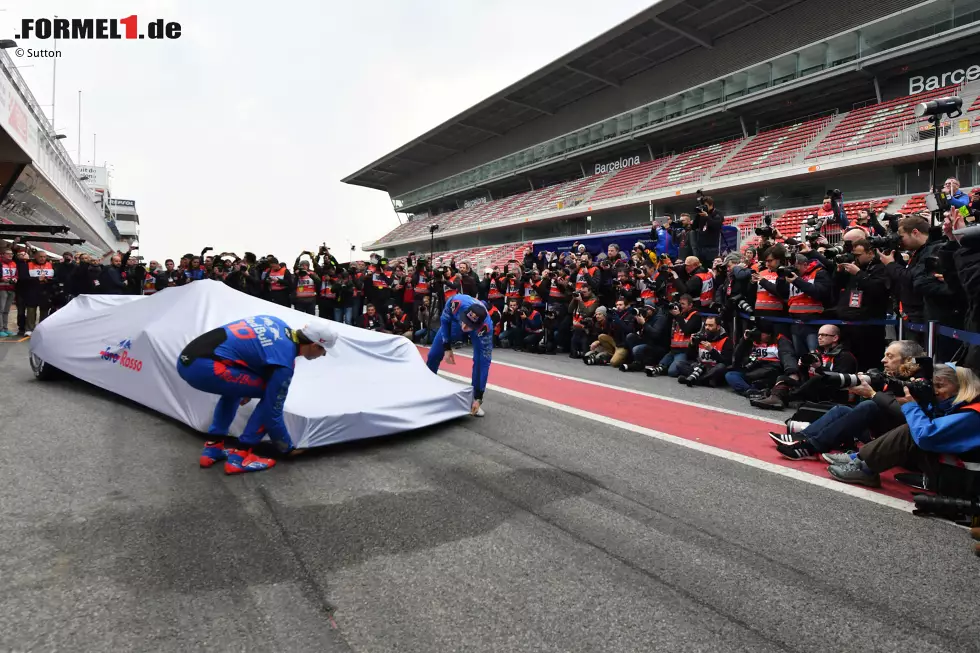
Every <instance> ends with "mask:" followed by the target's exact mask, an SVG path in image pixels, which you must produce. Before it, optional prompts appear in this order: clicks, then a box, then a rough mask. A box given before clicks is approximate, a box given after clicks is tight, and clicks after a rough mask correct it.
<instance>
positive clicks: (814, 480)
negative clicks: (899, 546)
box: [439, 361, 915, 512]
mask: <svg viewBox="0 0 980 653" xmlns="http://www.w3.org/2000/svg"><path fill="white" fill-rule="evenodd" d="M494 364H498V362H497V361H494ZM512 367H517V366H512ZM527 369H530V368H527ZM532 371H535V372H540V370H532ZM542 373H544V374H551V373H550V372H542ZM439 374H440V375H442V376H445V377H447V378H450V379H453V380H455V381H462V382H463V383H467V384H468V383H469V382H470V379H469V378H468V377H464V376H460V375H458V374H452V373H450V372H439ZM567 378H572V377H567ZM574 380H576V381H578V380H580V379H574ZM595 385H605V384H602V383H597V384H595ZM607 387H611V388H615V389H616V390H624V388H619V387H617V386H607ZM487 388H488V389H490V390H493V391H494V392H499V393H501V394H505V395H510V396H512V397H517V398H518V399H523V400H524V401H530V402H531V403H535V404H538V405H540V406H546V407H548V408H553V409H555V410H560V411H562V412H565V413H568V414H570V415H575V416H576V417H581V418H583V419H588V420H592V421H593V422H598V423H600V424H605V425H607V426H615V427H618V428H621V429H625V430H627V431H632V432H633V433H638V434H640V435H645V436H647V437H650V438H655V439H657V440H662V441H664V442H669V443H671V444H676V445H678V446H681V447H686V448H688V449H693V450H695V451H700V452H702V453H706V454H709V455H712V456H717V457H718V458H724V459H725V460H731V461H734V462H737V463H741V464H743V465H747V466H749V467H754V468H756V469H761V470H764V471H767V472H771V473H773V474H779V475H780V476H785V477H786V478H791V479H793V480H796V481H802V482H804V483H809V484H810V485H816V486H818V487H822V488H825V489H828V490H832V491H834V492H839V493H840V494H846V495H848V496H851V497H855V498H857V499H864V500H865V501H870V502H871V503H877V504H879V505H882V506H887V507H889V508H895V509H896V510H901V511H902V512H911V511H912V509H913V508H914V507H915V504H913V503H912V502H911V501H905V500H903V499H896V498H895V497H891V496H888V495H886V494H879V493H877V492H872V491H871V490H866V489H864V488H862V487H859V486H855V485H846V484H844V483H840V482H838V481H835V480H833V479H831V478H828V477H823V476H816V475H814V474H809V473H807V472H803V471H800V470H798V469H793V468H792V467H783V466H782V465H776V464H773V463H769V462H766V461H764V460H759V459H757V458H752V457H751V456H745V455H743V454H740V453H735V452H734V451H728V450H726V449H720V448H718V447H712V446H711V445H707V444H702V443H700V442H695V441H693V440H686V439H684V438H681V437H678V436H676V435H670V434H669V433H663V432H662V431H655V430H653V429H648V428H646V427H644V426H637V425H636V424H630V423H629V422H623V421H621V420H618V419H613V418H611V417H606V416H605V415H596V414H594V413H590V412H588V411H584V410H580V409H578V408H574V407H572V406H566V405H564V404H559V403H557V402H554V401H550V400H548V399H541V398H539V397H535V396H532V395H528V394H525V393H523V392H518V391H516V390H511V389H510V388H503V387H500V386H497V385H493V384H490V385H488V386H487ZM630 392H635V391H630ZM639 394H645V393H639ZM661 398H662V399H666V400H667V401H677V400H676V399H671V398H670V397H658V399H661ZM678 403H685V402H678ZM690 405H696V404H690ZM699 408H703V406H699ZM491 410H492V408H491ZM710 410H721V409H718V408H711V409H710ZM722 412H729V413H732V412H734V411H722ZM735 414H738V413H735ZM490 415H492V413H490ZM746 417H751V416H749V415H746ZM490 419H492V417H490ZM763 421H764V420H763Z"/></svg>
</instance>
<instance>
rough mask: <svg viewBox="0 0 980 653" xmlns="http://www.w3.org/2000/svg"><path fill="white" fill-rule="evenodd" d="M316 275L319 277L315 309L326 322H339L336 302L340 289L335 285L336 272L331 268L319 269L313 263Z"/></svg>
mask: <svg viewBox="0 0 980 653" xmlns="http://www.w3.org/2000/svg"><path fill="white" fill-rule="evenodd" d="M313 265H314V266H315V268H316V271H317V274H319V275H320V293H319V295H320V296H319V298H318V299H317V309H318V310H319V312H320V317H322V318H324V319H326V320H334V321H335V322H340V321H341V320H338V319H336V318H337V315H336V313H337V300H338V299H339V294H340V288H339V287H338V283H337V272H336V269H335V268H334V267H332V266H327V267H325V268H321V267H320V266H318V265H317V264H316V261H315V260H314V261H313Z"/></svg>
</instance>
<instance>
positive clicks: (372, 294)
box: [364, 261, 391, 311]
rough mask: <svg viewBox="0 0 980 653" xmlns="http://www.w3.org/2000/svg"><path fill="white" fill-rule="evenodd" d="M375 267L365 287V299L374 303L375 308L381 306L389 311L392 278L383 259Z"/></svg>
mask: <svg viewBox="0 0 980 653" xmlns="http://www.w3.org/2000/svg"><path fill="white" fill-rule="evenodd" d="M373 267H374V270H372V271H371V273H370V278H369V279H368V283H367V284H366V285H365V288H364V291H365V294H366V297H365V299H366V301H367V302H368V303H370V304H374V306H375V309H377V307H379V306H380V307H381V310H383V311H387V310H388V306H390V305H391V279H390V278H389V275H387V274H385V266H384V264H383V263H382V262H381V261H379V262H378V263H376V264H374V266H373Z"/></svg>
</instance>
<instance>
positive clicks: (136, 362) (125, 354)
mask: <svg viewBox="0 0 980 653" xmlns="http://www.w3.org/2000/svg"><path fill="white" fill-rule="evenodd" d="M132 348H133V341H132V340H129V339H126V340H121V341H119V344H117V345H106V346H105V348H104V349H103V350H102V351H100V352H99V356H100V357H101V358H102V360H104V361H105V362H107V363H112V364H114V365H119V367H122V368H124V369H127V370H131V371H133V372H139V371H141V370H142V369H143V361H141V360H140V359H138V358H133V357H132V356H131V355H130V353H129V352H130V350H131V349H132Z"/></svg>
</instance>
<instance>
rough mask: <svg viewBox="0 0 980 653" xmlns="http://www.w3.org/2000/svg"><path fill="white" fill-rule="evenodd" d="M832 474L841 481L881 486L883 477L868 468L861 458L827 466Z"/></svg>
mask: <svg viewBox="0 0 980 653" xmlns="http://www.w3.org/2000/svg"><path fill="white" fill-rule="evenodd" d="M827 471H828V472H830V475H831V476H833V477H834V479H835V480H838V481H840V482H841V483H853V484H855V485H867V486H868V487H881V477H880V476H878V475H877V474H875V473H873V472H872V471H871V470H869V469H868V468H867V466H866V465H865V464H864V462H862V461H861V459H860V458H856V459H854V460H852V461H850V462H849V463H847V464H844V465H831V466H830V467H828V468H827Z"/></svg>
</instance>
